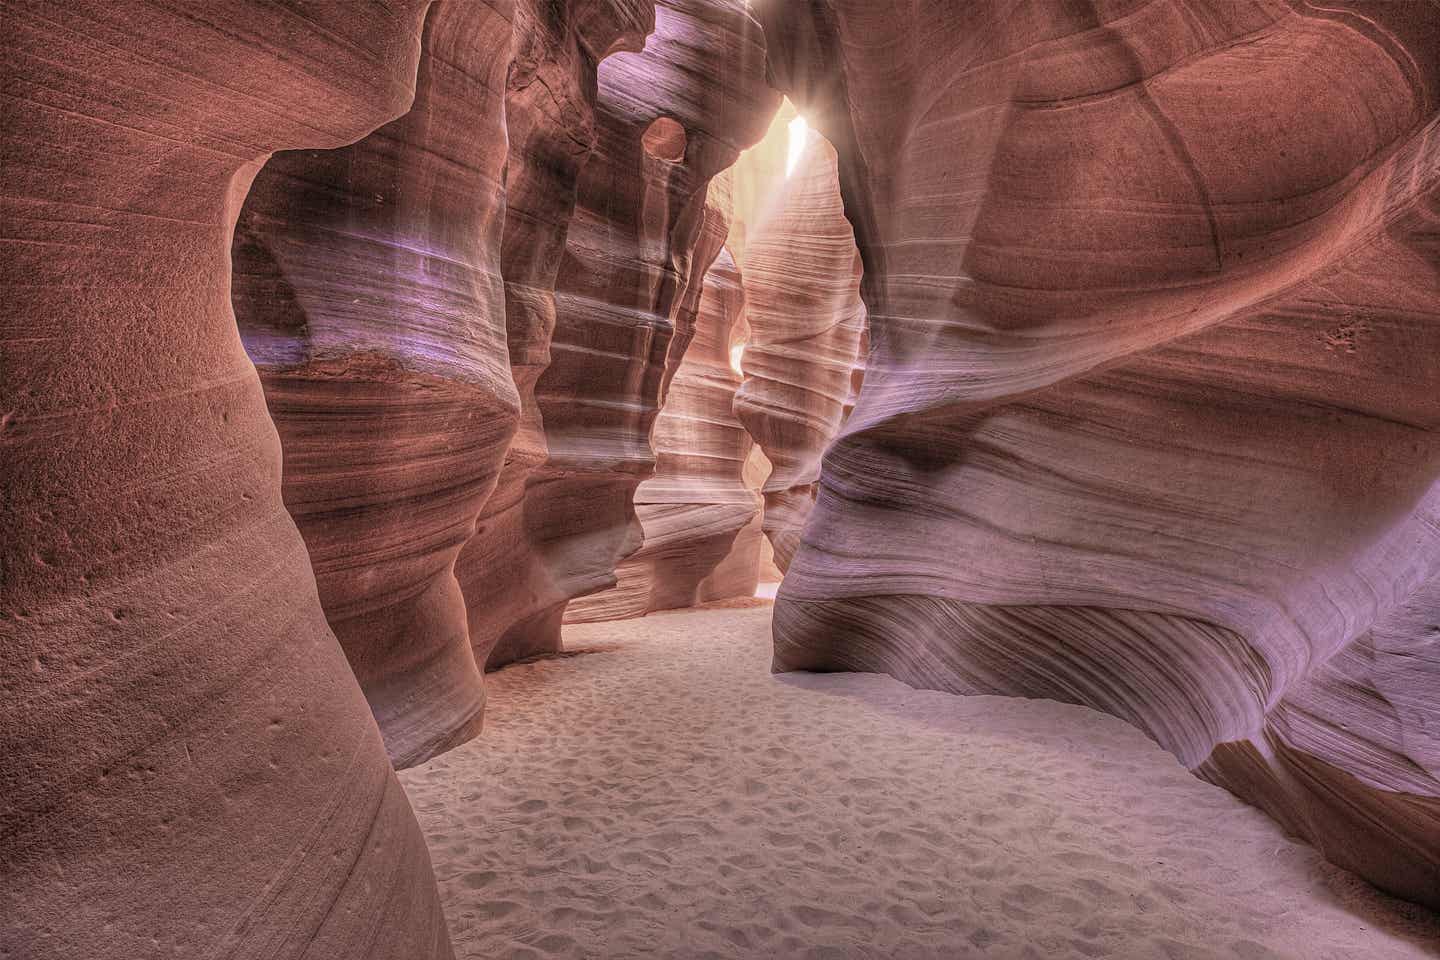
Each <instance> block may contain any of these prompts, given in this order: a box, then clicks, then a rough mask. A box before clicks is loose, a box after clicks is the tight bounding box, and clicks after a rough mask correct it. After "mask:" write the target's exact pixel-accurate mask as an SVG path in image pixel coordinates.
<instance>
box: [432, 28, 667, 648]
mask: <svg viewBox="0 0 1440 960" xmlns="http://www.w3.org/2000/svg"><path fill="white" fill-rule="evenodd" d="M598 6H599V5H597V4H594V3H575V4H572V5H570V6H566V5H563V4H562V5H556V4H551V3H545V2H540V0H519V2H517V3H516V6H515V14H514V17H515V28H514V36H515V52H514V57H515V60H514V67H513V68H512V71H511V73H510V78H509V83H508V88H507V92H506V97H505V103H506V113H507V121H506V125H507V133H508V136H509V168H508V175H507V210H506V215H505V230H504V240H503V243H502V247H501V272H502V276H503V277H504V292H505V313H506V335H507V343H508V349H509V355H510V367H511V371H512V375H513V377H514V381H515V385H516V388H517V390H518V393H519V397H520V422H519V427H518V429H517V431H516V433H515V436H514V437H513V438H512V440H511V443H510V446H509V449H508V450H507V452H506V454H505V462H504V465H503V467H502V469H501V471H500V474H499V478H498V480H497V482H496V486H495V490H494V492H493V493H492V494H491V496H490V499H489V501H488V502H487V503H486V505H485V508H484V510H483V511H482V512H481V516H480V519H479V522H478V525H477V527H476V532H475V535H474V536H473V537H472V538H471V539H470V540H469V541H468V542H467V543H466V544H465V546H464V548H463V549H462V550H461V552H460V555H459V558H458V559H457V561H456V567H455V574H456V577H457V579H458V580H459V581H460V584H461V588H462V590H463V592H464V595H465V604H466V612H467V618H468V622H469V630H470V640H471V643H472V644H473V646H474V651H475V660H476V663H477V664H478V665H479V666H481V667H484V666H485V664H486V662H487V661H492V662H493V663H494V664H497V665H498V664H501V663H508V662H509V661H511V660H514V659H517V658H518V657H521V656H525V655H527V654H528V653H530V652H535V651H533V650H532V649H531V648H530V646H529V642H530V637H531V634H532V633H533V632H534V631H535V630H537V629H539V628H538V627H537V626H536V625H535V624H534V623H533V621H534V620H535V618H537V617H540V618H542V619H543V618H546V617H552V616H553V611H552V607H553V597H554V596H555V595H556V593H557V590H556V588H555V587H554V586H553V585H552V580H553V577H552V574H551V572H550V570H549V568H548V567H547V565H546V563H545V556H544V553H543V551H541V550H539V549H537V543H538V541H539V530H540V529H541V527H542V524H541V520H540V515H539V514H540V513H541V512H543V510H544V504H543V502H542V501H540V500H538V499H530V498H529V497H528V496H527V492H528V490H529V488H530V484H531V481H532V475H533V474H534V472H535V470H536V468H538V467H540V466H542V465H543V464H544V463H545V461H546V458H547V456H548V454H549V447H548V445H547V443H546V439H545V425H544V423H543V421H542V419H541V414H540V406H539V403H538V401H537V399H536V396H535V385H536V382H537V381H538V380H539V378H540V376H541V374H543V373H544V372H545V369H546V368H547V367H548V366H549V364H550V343H551V339H552V337H553V336H554V331H555V315H556V313H555V283H556V275H557V271H558V270H559V268H560V265H561V262H562V260H563V258H564V251H565V244H566V238H567V236H568V232H569V228H570V221H571V218H572V217H573V215H574V211H575V198H576V184H577V181H578V178H579V175H580V171H581V170H582V169H583V168H584V166H585V164H586V163H587V162H588V161H589V159H590V156H591V153H592V152H593V150H594V147H595V116H594V111H595V99H596V96H597V76H596V72H597V69H598V66H599V61H600V59H601V58H603V57H606V56H609V55H611V54H612V53H616V52H619V51H621V50H629V51H632V52H633V51H638V50H640V49H641V48H642V46H643V45H644V42H645V37H646V34H647V33H649V31H650V30H651V29H653V27H654V19H653V18H654V10H653V5H652V4H649V3H644V4H634V3H620V2H615V3H611V4H607V6H609V7H611V8H612V9H610V10H609V11H608V12H606V11H603V10H600V9H598Z"/></svg>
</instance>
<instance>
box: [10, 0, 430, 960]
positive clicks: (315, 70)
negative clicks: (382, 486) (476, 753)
mask: <svg viewBox="0 0 1440 960" xmlns="http://www.w3.org/2000/svg"><path fill="white" fill-rule="evenodd" d="M426 6H427V3H425V2H389V3H372V4H367V5H365V6H363V7H361V6H355V5H350V4H309V5H293V4H289V5H283V6H280V7H276V6H275V5H272V4H259V3H245V2H235V3H226V4H216V5H203V6H201V5H185V4H182V5H174V4H166V3H155V2H142V0H104V2H98V0H97V2H90V0H67V2H64V3H55V2H39V0H35V2H23V0H14V2H6V3H4V4H3V10H0V19H3V22H4V24H5V29H4V35H3V41H0V42H3V47H4V58H5V75H6V81H5V86H4V93H3V107H0V109H3V116H4V122H3V126H4V130H5V159H4V165H3V174H0V176H3V178H4V190H3V191H0V195H3V199H0V218H3V221H4V223H5V224H6V230H5V237H4V238H3V239H0V247H3V257H0V262H3V264H4V266H3V268H0V271H3V272H0V284H3V295H0V302H3V303H4V308H3V309H4V314H3V327H0V336H3V340H4V346H3V357H4V360H3V372H0V381H3V383H4V387H3V395H4V410H3V414H0V446H3V450H0V460H3V463H4V474H5V478H4V491H5V492H4V498H5V509H4V524H5V529H4V535H3V536H0V566H3V570H4V581H5V584H4V591H3V600H0V632H3V635H4V640H3V642H0V917H3V920H0V924H3V927H4V930H3V933H0V941H3V943H4V949H5V952H8V953H9V954H11V955H12V956H16V957H22V956H23V957H27V958H37V960H38V958H52V957H53V958H66V960H69V958H73V957H78V956H85V957H97V958H115V960H135V958H146V957H157V956H177V955H178V956H194V955H196V953H197V951H209V952H212V953H224V954H225V955H227V956H266V957H277V958H278V957H293V958H298V957H301V956H307V957H319V956H324V957H370V958H376V960H381V958H384V960H390V958H394V957H401V956H403V957H416V958H431V957H449V956H451V950H450V944H449V939H448V936H447V933H446V929H445V921H444V918H443V917H442V916H441V913H440V908H439V903H438V900H437V897H436V893H435V884H434V879H433V877H432V875H431V871H430V861H429V855H428V853H427V851H426V848H425V843H424V839H423V837H422V836H421V835H420V832H419V830H418V828H417V827H416V824H415V821H414V818H413V815H412V813H411V810H410V807H409V804H408V803H407V801H406V799H405V795H404V793H403V792H402V791H401V789H400V787H399V785H398V783H397V782H396V780H395V776H394V773H393V771H392V770H391V767H390V764H389V762H388V761H387V759H386V755H385V750H384V745H383V743H382V741H381V738H380V734H379V731H378V730H377V728H376V726H375V723H374V721H373V720H372V719H371V716H370V711H369V710H368V709H367V707H366V703H365V699H364V697H363V696H362V694H361V692H360V688H359V687H358V686H357V685H356V682H355V679H354V676H353V675H352V674H351V672H350V669H349V667H348V666H347V664H346V661H345V657H344V655H343V653H342V651H341V649H340V646H339V644H337V643H336V641H335V637H334V635H333V634H332V633H331V631H330V628H329V627H328V626H327V625H326V621H325V617H324V614H323V612H322V609H321V605H320V600H319V598H318V596H317V593H316V587H315V579H314V577H313V576H312V574H311V571H310V565H309V562H308V560H307V558H306V552H305V544H304V543H303V542H302V540H301V538H300V535H299V534H298V533H297V531H296V529H295V525H294V523H293V522H292V521H291V519H290V516H289V515H288V514H287V512H286V510H285V505H284V503H283V502H282V500H281V479H280V466H281V460H280V444H279V442H278V439H277V437H276V434H275V430H274V427H273V426H272V424H271V422H270V419H269V417H268V416H267V415H266V409H265V399H264V396H263V394H262V392H261V385H260V380H259V378H258V377H257V376H256V372H255V368H254V367H253V366H252V365H251V363H250V361H249V360H248V359H247V357H246V355H245V351H244V350H243V349H242V347H241V342H240V338H239V336H238V335H237V333H236V327H235V320H234V316H233V315H232V313H231V308H230V289H229V282H228V281H229V276H230V269H229V258H230V243H231V235H232V231H233V229H234V226H235V221H236V218H237V216H238V215H239V212H240V206H241V202H242V200H243V199H244V196H245V193H246V190H247V188H248V187H249V185H250V182H251V179H252V178H253V177H254V176H255V174H256V172H257V171H258V170H259V169H260V167H261V165H262V164H263V163H264V162H265V159H266V157H267V156H268V155H269V154H270V153H271V152H272V151H275V150H282V149H301V148H315V149H332V148H335V147H338V146H340V145H341V144H344V143H347V142H350V141H354V140H356V139H358V138H360V137H363V136H365V135H366V134H367V133H368V132H369V131H371V130H373V129H375V128H376V127H377V126H379V125H381V124H383V123H385V122H387V121H389V120H392V119H393V118H395V117H397V116H399V115H400V114H402V113H404V112H405V111H406V110H407V109H408V108H409V106H410V102H411V98H412V96H413V94H414V87H413V84H414V80H415V72H416V59H417V56H418V53H419V48H420V35H421V21H422V18H423V16H424V13H425V8H426Z"/></svg>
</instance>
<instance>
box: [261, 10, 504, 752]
mask: <svg viewBox="0 0 1440 960" xmlns="http://www.w3.org/2000/svg"><path fill="white" fill-rule="evenodd" d="M510 16H511V13H510V9H509V5H508V4H490V3H471V2H468V0H440V2H438V3H436V4H434V6H432V7H431V9H430V12H429V14H428V16H427V18H426V22H425V29H424V37H423V42H422V51H421V57H420V64H419V71H418V77H417V80H416V95H415V102H414V105H413V106H412V107H411V109H410V110H409V112H407V113H406V114H405V115H404V116H403V117H401V118H399V119H398V120H395V121H394V122H392V123H389V124H386V125H385V126H384V127H381V128H380V129H379V130H377V131H375V132H374V133H372V134H371V135H370V136H368V137H366V138H365V139H364V140H362V141H360V142H359V143H356V144H354V145H352V146H347V147H343V148H341V149H338V150H328V151H317V150H296V151H286V152H283V153H280V154H277V155H276V156H274V157H273V158H271V160H270V161H269V162H268V163H267V164H266V165H265V168H264V169H263V170H262V171H261V172H260V174H259V176H257V177H256V179H255V183H254V185H253V186H252V188H251V190H250V194H249V196H248V197H247V198H246V201H245V207H244V209H243V210H242V212H241V216H240V222H239V225H238V227H237V230H236V238H235V248H234V278H233V287H234V294H233V299H234V304H235V312H236V317H237V320H238V321H239V324H240V333H241V336H242V338H243V339H244V341H245V346H246V349H247V350H248V351H249V353H250V356H251V359H252V360H253V361H254V362H255V364H256V366H257V367H258V368H259V370H260V375H261V379H262V382H263V383H264V386H265V393H266V400H267V402H268V404H269V408H270V412H271V415H272V416H273V418H274V420H275V425H276V427H277V428H278V430H279V432H280V440H281V444H282V446H283V448H284V460H285V469H284V478H283V489H284V496H285V505H286V507H287V508H288V509H289V511H290V514H291V516H292V517H294V518H295V521H296V523H297V524H298V525H299V527H300V532H301V534H302V535H303V536H304V538H305V543H306V547H307V548H308V550H309V553H310V561H311V565H312V566H313V568H314V570H315V579H316V583H317V585H318V586H319V590H320V601H321V603H322V605H323V606H324V608H325V613H326V616H327V618H328V619H329V621H330V626H331V628H332V629H333V630H334V631H335V635H336V636H337V637H338V638H339V639H340V644H341V646H342V647H343V648H344V649H345V653H346V656H347V658H348V659H349V661H350V666H351V668H352V669H353V670H354V671H355V676H356V678H357V679H358V680H359V681H360V686H361V688H362V689H363V690H364V691H365V695H366V698H367V699H368V700H369V703H370V708H371V710H372V711H374V713H375V718H376V720H377V721H378V722H379V724H380V730H381V732H382V733H383V734H384V736H385V741H386V746H387V747H388V749H389V752H390V756H391V758H392V760H393V761H394V763H395V765H396V766H397V767H404V766H410V765H412V764H414V763H419V762H421V761H423V760H425V759H426V758H428V757H430V756H432V755H433V754H435V753H437V752H439V751H441V750H444V749H447V748H449V747H451V746H454V745H455V744H457V743H460V742H463V741H464V740H466V739H469V738H470V737H471V736H474V735H475V734H476V733H478V732H479V729H480V725H481V717H482V710H483V707H484V693H483V688H482V686H481V675H480V671H479V669H478V668H477V666H476V664H475V656H474V653H473V651H472V648H471V644H470V635H469V630H468V627H467V623H466V613H465V600H464V597H463V596H462V595H461V592H460V585H459V583H458V582H457V581H456V579H455V576H454V572H453V567H454V563H455V558H456V555H457V554H458V553H459V550H460V547H461V546H462V545H463V544H464V543H465V542H466V541H467V540H468V539H469V538H470V537H471V535H472V534H473V532H474V529H475V520H476V517H477V516H478V515H479V513H480V509H481V506H482V505H483V504H484V503H485V501H486V499H487V498H488V497H489V495H490V492H491V490H492V489H493V488H494V486H495V479H496V476H497V475H498V473H499V471H500V467H501V464H502V462H503V459H504V457H505V450H506V448H507V446H508V445H509V442H510V438H511V434H512V433H513V432H514V429H515V425H516V422H517V420H518V416H519V398H518V395H517V394H516V389H515V385H514V383H513V382H512V380H511V376H510V364H509V361H508V356H509V354H508V348H507V345H506V339H505V297H504V291H503V288H502V284H501V278H500V270H501V263H500V260H501V246H500V235H501V228H502V227H503V225H504V222H505V187H504V183H503V175H504V166H505V161H506V153H507V149H506V143H507V139H506V113H505V79H506V75H507V72H508V71H509V68H510V60H511V23H510ZM524 26H525V24H522V28H523V27H524Z"/></svg>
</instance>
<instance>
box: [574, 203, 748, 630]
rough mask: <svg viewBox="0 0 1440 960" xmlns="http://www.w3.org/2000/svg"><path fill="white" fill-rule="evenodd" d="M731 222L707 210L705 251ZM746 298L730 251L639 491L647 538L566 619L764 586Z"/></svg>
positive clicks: (684, 603)
mask: <svg viewBox="0 0 1440 960" xmlns="http://www.w3.org/2000/svg"><path fill="white" fill-rule="evenodd" d="M719 182H720V181H719V180H718V179H717V181H715V183H716V184H718V183H719ZM711 189H712V196H713V193H714V186H713V185H712V188H711ZM728 225H729V216H728V213H727V212H724V211H720V210H718V209H717V208H716V207H715V206H711V207H710V208H709V209H707V211H706V220H705V237H702V239H701V241H700V244H699V245H698V246H697V250H696V257H697V258H699V257H700V256H701V253H702V249H703V248H705V247H707V246H709V247H710V249H711V250H715V249H717V248H718V247H719V245H720V244H721V243H722V242H723V241H724V239H725V235H726V232H727V228H728ZM744 306H745V295H744V292H743V291H742V290H741V288H740V274H739V271H738V270H737V269H736V268H735V261H734V260H733V259H732V258H731V257H730V254H729V253H728V252H727V251H725V250H720V251H719V254H718V257H717V258H716V259H715V261H714V263H713V264H711V266H710V268H709V270H708V271H707V272H706V274H705V279H704V292H703V293H702V294H701V296H700V300H699V315H698V317H697V318H696V319H695V320H694V321H693V322H692V323H693V328H694V337H693V339H692V340H691V342H690V346H689V347H688V349H687V350H686V351H685V356H684V359H683V360H682V361H681V363H680V365H679V367H678V369H677V371H676V374H675V378H674V379H673V380H672V381H671V382H670V387H669V389H668V390H667V391H666V394H665V399H664V406H663V407H662V409H661V411H660V415H659V417H658V418H657V419H656V422H655V433H654V436H653V444H654V449H655V454H656V464H655V475H654V476H653V477H652V478H650V479H649V480H646V481H645V482H644V483H642V484H640V486H639V487H638V488H637V489H636V491H635V500H634V502H635V513H636V516H637V517H638V519H639V521H640V526H641V529H642V531H643V536H644V543H643V545H642V546H641V548H640V549H639V550H638V551H636V552H635V553H633V554H631V555H630V556H629V557H627V558H626V559H625V560H624V561H623V562H622V563H621V564H620V566H619V567H618V568H617V570H616V571H615V576H616V579H617V580H618V581H619V582H618V584H617V585H616V586H615V587H614V588H612V589H610V590H604V591H601V592H600V593H596V594H593V595H591V596H589V597H585V598H583V599H580V600H576V601H573V602H571V604H570V605H569V607H567V608H566V611H565V620H566V622H584V621H593V620H618V619H622V618H625V617H639V616H644V615H645V614H646V613H649V612H651V611H653V610H671V609H675V608H678V607H689V606H693V605H694V604H696V603H702V602H705V601H707V600H721V599H727V598H730V597H740V596H744V597H748V596H752V595H754V593H755V586H756V583H757V581H758V578H759V574H760V554H759V549H758V544H757V543H753V542H752V543H751V544H750V547H749V549H748V550H741V551H739V552H734V548H735V546H736V538H737V537H738V536H739V534H740V533H741V531H743V530H745V529H746V528H747V527H749V526H751V524H752V522H754V521H757V520H758V519H759V518H760V506H761V500H760V498H759V497H758V496H757V495H756V492H755V490H754V489H753V488H752V487H750V486H749V485H747V483H746V478H745V476H744V473H745V466H746V464H747V463H748V462H749V457H750V451H751V448H752V447H753V446H754V441H752V440H751V439H750V435H749V434H748V433H746V432H745V428H744V427H743V426H741V424H740V421H739V420H737V419H736V418H735V415H734V413H733V412H732V411H731V405H732V403H733V401H734V397H735V390H736V388H737V387H739V385H740V374H739V372H738V371H737V370H736V369H735V368H734V366H733V365H732V357H733V353H732V351H733V350H734V349H735V348H736V347H737V346H738V345H739V344H740V343H741V342H743V337H744V333H745V328H744ZM686 325H687V326H688V325H691V324H686ZM742 546H743V544H742ZM732 553H733V556H732ZM747 556H748V558H749V559H748V566H747V560H746V557H747ZM727 559H728V560H730V563H729V565H728V566H727V568H726V569H724V570H720V569H719V568H720V565H721V563H722V562H723V561H726V560H727Z"/></svg>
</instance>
